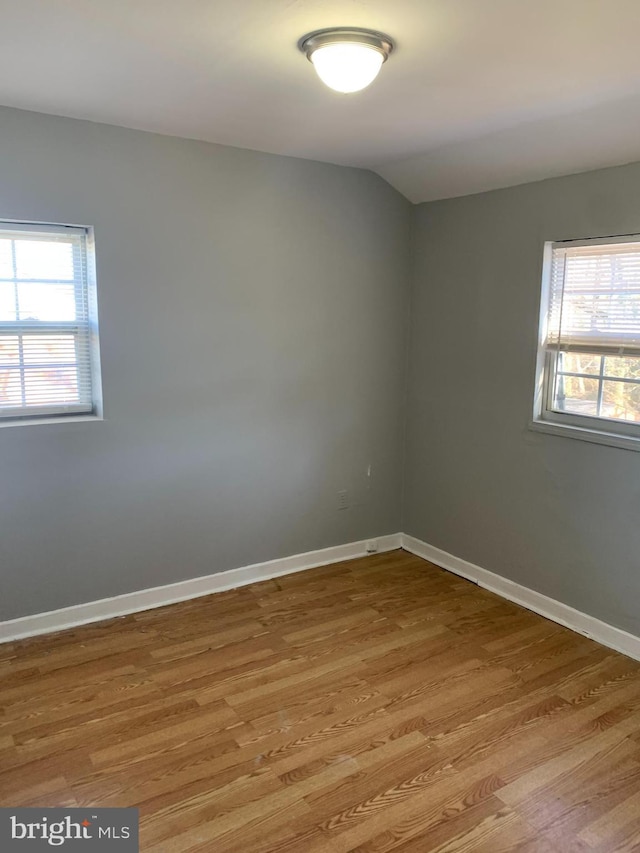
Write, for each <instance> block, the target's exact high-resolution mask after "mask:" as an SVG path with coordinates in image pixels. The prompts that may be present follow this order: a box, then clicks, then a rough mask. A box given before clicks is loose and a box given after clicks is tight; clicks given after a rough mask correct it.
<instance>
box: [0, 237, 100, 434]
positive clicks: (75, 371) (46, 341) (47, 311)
mask: <svg viewBox="0 0 640 853" xmlns="http://www.w3.org/2000/svg"><path fill="white" fill-rule="evenodd" d="M87 237H88V233H87V230H86V229H83V228H70V227H67V226H53V225H51V226H50V225H47V226H36V225H16V224H13V223H0V418H4V419H7V418H9V419H16V418H29V417H38V416H40V417H42V416H51V415H68V414H74V413H92V412H95V407H96V401H95V393H94V392H95V387H94V386H95V383H94V381H93V376H94V370H95V367H96V364H95V362H96V359H97V349H96V347H97V338H96V332H97V327H96V310H95V304H94V301H95V294H94V293H93V292H92V290H91V288H90V287H89V274H88V268H87V265H88V257H87Z"/></svg>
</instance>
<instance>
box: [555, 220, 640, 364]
mask: <svg viewBox="0 0 640 853" xmlns="http://www.w3.org/2000/svg"><path fill="white" fill-rule="evenodd" d="M633 241H635V242H633ZM549 296H550V300H549V313H548V323H547V338H546V345H547V347H549V348H553V349H554V350H557V351H564V352H571V351H582V352H598V353H615V354H617V355H634V356H639V355H640V237H638V238H635V237H633V238H624V239H623V240H610V241H607V242H605V241H603V240H596V241H584V242H583V243H578V244H576V243H571V244H567V245H563V244H562V243H556V244H554V245H553V247H552V259H551V278H550V294H549Z"/></svg>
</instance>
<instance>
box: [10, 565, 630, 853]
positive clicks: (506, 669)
mask: <svg viewBox="0 0 640 853" xmlns="http://www.w3.org/2000/svg"><path fill="white" fill-rule="evenodd" d="M0 804H2V805H15V806H18V805H23V806H27V805H32V806H38V807H45V806H47V805H49V806H54V805H68V806H75V805H79V806H85V807H86V806H96V807H99V806H136V807H138V808H139V809H140V816H141V841H142V844H141V849H142V850H143V851H144V853H211V851H213V850H220V851H223V853H247V851H251V853H355V851H360V853H383V851H392V850H393V851H401V853H462V851H468V853H482V851H491V853H507V851H516V850H517V851H519V853H614V851H616V853H622V851H629V853H631V851H634V850H635V851H639V850H640V663H638V662H635V661H631V660H629V659H627V658H625V657H623V656H622V655H618V654H615V653H614V652H612V651H611V650H609V649H605V648H603V647H601V646H598V645H597V644H596V643H593V642H592V641H590V640H588V639H586V638H585V637H582V636H579V635H577V634H574V633H572V632H571V631H568V630H567V629H565V628H562V627H560V626H558V625H554V624H553V623H551V622H548V621H547V620H545V619H542V618H541V617H538V616H536V615H535V614H533V613H530V612H528V611H526V610H523V609H522V608H519V607H518V606H517V605H514V604H512V603H511V602H506V601H503V600H501V599H500V598H498V597H497V596H495V595H494V594H492V593H489V592H488V591H486V590H482V589H479V588H478V587H476V586H475V585H473V584H471V583H469V582H467V581H464V580H463V579H461V578H459V577H456V576H454V575H451V574H449V573H447V572H444V571H442V570H441V569H438V568H437V567H435V566H433V565H431V564H429V563H427V562H426V561H424V560H421V559H420V558H418V557H415V556H413V555H410V554H406V553H404V552H402V551H396V552H392V553H389V554H378V555H372V556H370V557H367V558H363V559H356V560H349V561H346V562H344V563H341V564H334V565H331V566H326V567H320V568H318V569H314V570H312V571H309V572H302V573H299V574H297V575H288V576H286V577H283V578H276V579H273V580H269V581H263V582H261V583H258V584H254V585H253V586H248V587H243V588H242V589H238V590H230V591H227V592H224V593H220V594H218V595H213V596H206V597H202V598H199V599H195V600H193V601H186V602H182V603H180V604H176V605H171V606H168V607H163V608H159V609H157V610H152V611H146V612H144V613H139V614H132V615H130V616H126V617H123V618H121V619H115V620H110V621H108V622H104V623H100V624H96V625H88V626H85V627H80V628H75V629H73V630H71V631H67V632H64V633H61V634H58V635H51V636H46V637H37V638H33V639H31V640H25V641H19V642H12V643H9V644H7V645H5V646H2V647H0Z"/></svg>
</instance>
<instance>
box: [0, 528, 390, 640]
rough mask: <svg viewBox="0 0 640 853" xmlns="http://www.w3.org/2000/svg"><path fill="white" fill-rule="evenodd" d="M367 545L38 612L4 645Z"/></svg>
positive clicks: (13, 626)
mask: <svg viewBox="0 0 640 853" xmlns="http://www.w3.org/2000/svg"><path fill="white" fill-rule="evenodd" d="M367 541H369V540H363V541H362V542H351V543H349V544H347V545H336V546H334V547H332V548H323V549H322V550H320V551H308V552H307V553H305V554H294V555H293V556H291V557H283V558H282V559H280V560H270V561H269V562H266V563H256V564H254V565H252V566H242V567H240V568H238V569H229V570H228V571H226V572H218V573H217V574H214V575H206V576H205V577H200V578H192V579H190V580H186V581H179V582H178V583H171V584H166V585H165V586H156V587H153V588H151V589H141V590H138V591H137V592H129V593H126V594H125V595H116V596H114V597H113V598H103V599H100V600H99V601H89V602H87V603H86V604H74V605H73V606H72V607H63V608H61V609H60V610H50V611H48V612H47V613H35V614H33V615H32V616H22V617H20V618H19V619H10V620H8V621H6V622H0V643H8V642H10V641H11V640H21V639H24V638H25V637H34V636H36V635H37V634H49V633H51V632H53V631H64V630H65V629H67V628H75V627H77V626H78V625H86V624H87V623H88V622H100V621H102V620H103V619H113V618H114V617H117V616H126V615H127V614H129V613H138V612H140V611H142V610H152V609H153V608H154V607H164V606H165V605H166V604H175V603H176V602H178V601H186V600H188V599H190V598H199V597H200V596H202V595H210V594H211V593H213V592H222V591H223V590H227V589H235V588H236V587H239V586H246V585H247V584H250V583H256V581H264V580H269V579H270V578H277V577H280V576H281V575H289V574H291V573H293V572H302V571H304V570H306V569H315V568H317V567H318V566H326V565H329V564H331V563H339V562H341V561H342V560H352V559H355V558H356V557H364V556H366V554H367ZM374 541H375V543H376V544H377V551H378V552H379V553H380V552H382V551H393V550H395V549H396V548H400V545H401V534H400V533H394V534H391V535H389V536H377V537H375V539H374Z"/></svg>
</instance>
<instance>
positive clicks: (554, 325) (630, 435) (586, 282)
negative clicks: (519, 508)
mask: <svg viewBox="0 0 640 853" xmlns="http://www.w3.org/2000/svg"><path fill="white" fill-rule="evenodd" d="M540 329H541V334H540V346H539V352H538V382H537V388H536V404H535V411H534V427H535V426H536V425H537V427H538V428H545V429H547V430H548V431H551V432H557V433H559V434H571V435H574V436H576V437H578V438H585V439H587V440H588V441H597V442H601V443H606V444H614V445H617V446H624V447H632V448H633V449H636V450H640V236H631V237H615V238H611V237H609V238H606V239H597V240H595V239H593V240H581V241H571V242H565V243H551V244H548V245H547V247H546V256H545V269H544V277H543V295H542V305H541V323H540Z"/></svg>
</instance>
